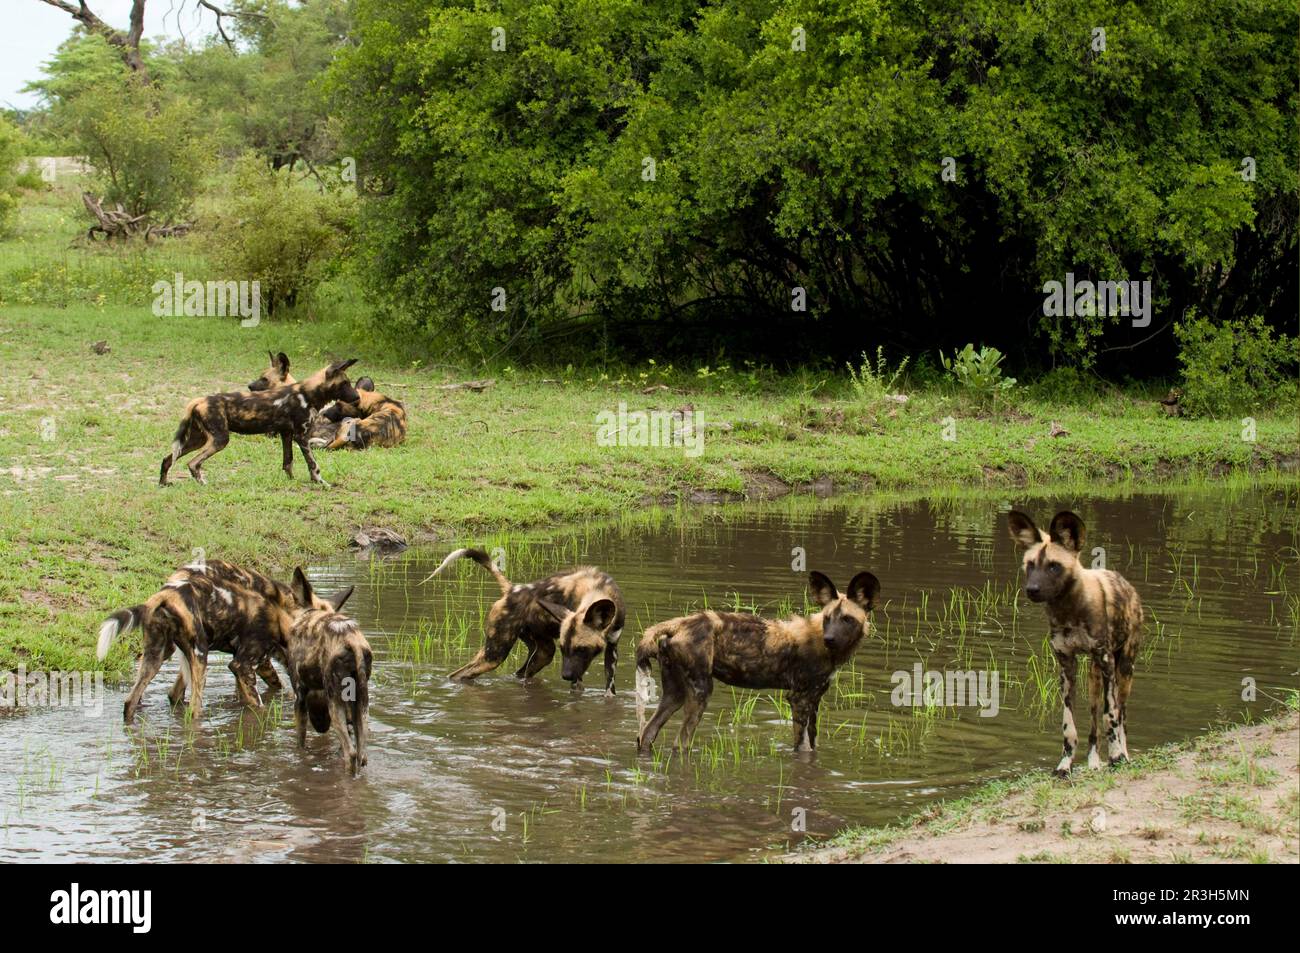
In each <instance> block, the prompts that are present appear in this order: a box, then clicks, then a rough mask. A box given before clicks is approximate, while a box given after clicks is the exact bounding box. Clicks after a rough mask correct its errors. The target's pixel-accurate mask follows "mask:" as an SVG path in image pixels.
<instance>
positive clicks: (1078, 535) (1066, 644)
mask: <svg viewBox="0 0 1300 953" xmlns="http://www.w3.org/2000/svg"><path fill="white" fill-rule="evenodd" d="M1007 524H1008V528H1009V529H1010V531H1011V538H1012V539H1014V540H1015V541H1016V544H1017V545H1019V546H1020V547H1021V548H1022V549H1023V550H1024V555H1023V558H1022V564H1023V566H1024V570H1025V595H1027V596H1028V597H1029V598H1030V600H1031V601H1033V602H1041V603H1043V605H1044V608H1045V609H1046V610H1047V622H1048V628H1049V632H1050V641H1051V646H1052V652H1053V653H1054V654H1055V655H1056V661H1057V662H1058V663H1059V665H1060V668H1061V698H1062V700H1063V702H1064V706H1065V712H1064V715H1063V717H1062V720H1061V734H1062V737H1063V743H1062V754H1061V760H1060V762H1059V763H1058V764H1057V766H1056V771H1055V774H1056V775H1057V776H1058V777H1068V776H1069V774H1070V767H1071V765H1072V764H1073V762H1074V752H1075V748H1076V746H1077V744H1078V741H1079V733H1078V729H1076V727H1075V723H1074V684H1075V679H1076V675H1077V670H1078V661H1077V660H1078V656H1080V655H1086V656H1087V657H1088V658H1089V659H1090V660H1091V666H1090V670H1091V674H1090V678H1089V689H1090V695H1091V700H1092V730H1091V731H1090V732H1089V735H1088V766H1089V767H1091V768H1096V767H1099V766H1100V765H1101V754H1100V751H1099V749H1098V746H1097V728H1098V722H1099V721H1100V720H1101V718H1102V717H1104V719H1105V723H1106V742H1107V748H1106V754H1107V756H1108V758H1109V759H1110V763H1111V764H1112V765H1114V764H1118V763H1120V762H1122V761H1126V760H1128V707H1127V705H1128V696H1129V692H1130V691H1131V690H1132V688H1133V665H1134V662H1135V661H1136V659H1137V653H1138V648H1139V646H1140V644H1141V639H1142V600H1141V599H1139V598H1138V594H1137V590H1135V589H1134V588H1133V586H1132V585H1131V584H1130V583H1129V581H1128V580H1127V579H1125V578H1124V577H1123V576H1121V575H1120V574H1119V573H1117V572H1114V571H1113V570H1109V569H1089V568H1087V567H1085V566H1084V565H1083V564H1082V563H1080V562H1079V551H1080V549H1081V548H1082V547H1083V521H1082V520H1081V519H1079V517H1078V516H1076V515H1075V514H1074V513H1071V512H1069V511H1068V510H1066V511H1062V512H1060V513H1057V514H1056V516H1055V517H1054V518H1053V519H1052V524H1051V526H1050V527H1049V528H1048V530H1047V532H1043V531H1042V530H1040V529H1039V528H1038V527H1037V526H1035V525H1034V521H1033V520H1032V519H1030V518H1029V517H1028V516H1026V515H1025V514H1024V513H1019V512H1016V511H1015V510H1012V511H1011V512H1010V513H1009V514H1007Z"/></svg>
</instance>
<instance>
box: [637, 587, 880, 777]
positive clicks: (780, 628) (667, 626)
mask: <svg viewBox="0 0 1300 953" xmlns="http://www.w3.org/2000/svg"><path fill="white" fill-rule="evenodd" d="M808 585H809V588H810V589H811V590H812V594H813V598H815V599H816V600H817V603H818V604H819V605H820V606H821V607H822V608H821V611H820V612H818V613H816V614H814V615H811V616H809V617H807V618H804V617H803V616H798V615H796V616H792V617H791V618H789V619H764V618H762V617H761V616H757V615H751V614H749V613H744V612H714V611H712V610H709V611H705V612H697V613H695V614H694V615H688V616H682V617H680V618H677V619H669V620H668V621H667V622H660V623H659V624H657V625H652V626H651V627H650V628H648V629H646V631H645V635H643V636H642V637H641V642H640V643H639V644H638V645H637V647H636V666H637V723H638V726H639V728H640V734H639V736H638V737H637V750H638V751H641V752H644V751H649V750H650V746H651V745H653V744H654V741H655V737H656V736H657V735H658V734H659V730H660V729H661V728H662V727H663V726H664V722H666V721H667V720H668V719H669V718H670V717H672V715H673V713H674V712H676V711H677V710H678V709H679V708H682V707H683V706H684V707H685V708H686V713H685V714H684V715H683V716H682V726H681V728H680V729H678V732H677V747H678V748H680V749H682V750H689V749H690V747H691V739H692V738H693V737H694V735H695V729H696V727H697V726H698V725H699V723H700V717H701V716H702V715H703V714H704V709H705V706H707V705H708V703H709V695H710V693H711V692H712V691H713V680H714V679H715V678H716V679H718V680H719V681H721V682H724V683H725V684H727V685H735V686H737V687H739V688H783V689H785V692H786V698H787V699H789V702H790V710H791V714H792V716H793V720H794V747H795V750H796V751H811V750H813V749H814V748H816V747H817V708H818V706H819V705H820V704H821V700H822V696H823V695H824V694H826V689H828V688H829V687H830V684H831V676H832V675H833V674H835V670H836V669H837V668H839V667H840V666H841V665H843V664H844V663H845V662H847V661H848V660H849V659H850V658H851V657H852V656H853V653H854V651H855V650H856V649H857V647H858V643H859V642H861V641H862V637H863V635H865V634H866V633H867V631H868V630H869V629H870V627H871V622H870V615H871V610H872V608H873V607H874V606H875V600H876V596H877V594H879V592H880V583H879V582H878V581H877V579H876V577H875V576H873V575H872V574H871V573H869V572H860V573H858V574H857V575H856V576H854V577H853V580H852V582H850V583H849V588H848V592H846V593H845V594H844V595H840V594H839V592H838V590H836V588H835V584H834V583H832V582H831V581H830V579H828V578H827V577H826V576H824V575H822V574H821V573H819V572H814V573H810V574H809V577H808ZM654 659H658V661H659V679H660V682H661V684H662V686H663V696H662V697H661V698H660V700H659V707H658V708H656V709H655V713H654V716H653V717H652V718H651V719H650V722H649V724H647V723H646V720H645V701H644V699H645V697H646V694H647V692H646V691H645V689H646V688H648V682H649V680H650V679H651V678H652V674H651V666H650V663H651V661H652V660H654Z"/></svg>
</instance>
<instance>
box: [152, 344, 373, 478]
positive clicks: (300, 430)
mask: <svg viewBox="0 0 1300 953" xmlns="http://www.w3.org/2000/svg"><path fill="white" fill-rule="evenodd" d="M355 363H356V359H355V358H354V359H353V360H350V361H338V362H336V363H334V364H331V365H330V366H329V367H325V368H322V369H321V370H319V371H317V372H316V373H315V374H313V375H312V376H311V377H309V378H307V379H306V380H305V381H301V382H298V383H294V384H286V385H283V386H280V387H276V388H273V389H271V390H264V391H256V392H251V393H250V392H243V391H233V392H230V393H225V394H214V395H212V396H211V397H200V398H198V399H196V400H192V401H190V403H189V406H188V407H186V408H185V416H184V417H183V418H182V419H181V423H180V426H179V427H178V428H177V429H176V436H175V437H173V438H172V449H171V453H169V454H167V456H165V457H163V460H162V469H161V471H160V472H159V474H158V483H159V484H160V485H161V486H166V485H167V471H168V470H170V469H171V467H172V464H174V463H175V462H176V461H177V460H179V459H180V458H181V457H183V456H185V454H187V453H189V452H190V451H192V450H198V449H199V447H202V448H203V449H202V450H199V452H198V454H197V455H196V456H195V457H194V459H193V460H191V461H190V463H189V469H190V474H191V475H192V476H193V477H194V479H195V480H197V481H198V482H199V483H207V482H208V481H207V480H206V479H204V477H203V462H204V461H205V460H207V459H208V457H210V456H212V455H213V454H215V453H219V452H220V451H221V450H222V449H224V448H225V446H226V444H228V443H229V442H230V434H231V433H242V434H256V433H278V434H279V435H280V440H281V442H282V444H283V447H284V461H283V464H282V466H283V468H284V472H285V474H286V475H288V476H289V477H290V478H292V477H293V444H294V443H295V442H296V443H297V444H298V447H299V449H300V450H302V456H303V459H304V460H305V461H307V469H308V470H309V471H310V473H311V479H312V482H313V483H324V482H325V481H324V480H322V479H321V476H320V468H319V467H318V466H317V465H316V458H315V457H313V456H312V453H311V448H310V447H308V446H307V436H308V430H309V427H310V424H311V414H312V411H313V410H319V409H320V408H322V407H324V406H325V405H326V404H328V403H329V402H330V401H331V400H343V401H356V400H357V399H358V396H357V391H356V388H354V387H353V386H352V382H351V381H349V380H348V376H347V374H346V373H345V372H346V371H347V369H348V368H349V367H351V366H352V365H353V364H355Z"/></svg>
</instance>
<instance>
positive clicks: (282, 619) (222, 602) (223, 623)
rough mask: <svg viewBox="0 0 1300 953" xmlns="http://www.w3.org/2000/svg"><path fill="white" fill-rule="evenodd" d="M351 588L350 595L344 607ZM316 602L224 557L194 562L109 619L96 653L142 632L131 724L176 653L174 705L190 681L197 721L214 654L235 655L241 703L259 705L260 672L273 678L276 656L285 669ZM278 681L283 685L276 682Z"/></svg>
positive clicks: (127, 711)
mask: <svg viewBox="0 0 1300 953" xmlns="http://www.w3.org/2000/svg"><path fill="white" fill-rule="evenodd" d="M351 591H352V590H351V589H349V590H348V592H347V593H344V595H343V596H342V597H341V598H340V599H339V603H340V604H341V603H342V600H343V599H346V598H347V596H348V595H349V594H350V593H351ZM326 604H327V603H324V602H322V603H321V605H326ZM314 605H315V603H300V602H298V601H297V598H296V596H295V594H294V593H293V592H292V591H291V590H290V589H289V588H288V587H287V586H283V585H281V584H280V583H277V582H275V581H274V580H272V579H269V578H267V577H266V576H263V575H262V574H261V573H257V572H253V571H252V570H249V569H243V568H241V567H239V566H235V565H232V564H231V563H226V562H222V561H220V560H211V561H209V562H207V563H202V564H200V563H192V564H190V565H188V566H185V567H182V568H181V569H179V570H177V571H176V572H175V573H173V574H172V576H171V578H169V579H168V580H167V583H166V585H164V586H163V588H162V589H161V590H159V591H158V592H157V593H155V594H154V595H152V596H150V597H149V598H148V599H146V600H145V601H144V602H143V603H141V604H140V605H137V606H132V607H131V608H129V609H121V610H119V611H118V612H115V613H113V614H112V615H111V616H109V617H108V619H106V620H105V621H104V624H103V625H101V626H100V628H99V642H98V645H97V647H96V655H97V657H98V658H99V659H100V660H103V659H104V658H105V657H106V656H107V655H108V650H109V648H110V647H111V646H112V644H113V639H115V638H116V637H117V636H118V635H120V634H122V633H124V632H128V631H130V630H131V629H133V628H136V627H137V626H138V627H139V628H140V630H141V633H142V636H143V643H144V645H143V651H142V654H141V656H140V664H139V667H138V670H137V672H136V680H135V685H134V686H133V687H132V688H131V692H130V694H129V695H128V696H127V699H126V704H125V705H124V706H123V712H122V714H123V719H124V720H125V721H126V723H127V724H130V723H131V722H132V720H133V719H134V718H135V712H136V709H137V708H138V707H139V706H140V701H141V699H142V698H143V697H144V691H145V689H146V688H147V687H148V685H149V683H150V682H151V681H152V680H153V678H154V676H155V675H157V674H158V670H159V669H160V668H161V667H162V664H163V662H165V661H166V660H167V659H169V658H171V656H172V654H173V653H174V652H175V651H176V649H178V648H179V649H180V651H181V655H182V656H183V659H182V661H181V671H180V675H179V676H178V677H177V679H176V682H175V684H173V686H172V688H171V690H170V691H169V692H168V693H167V697H168V699H169V700H170V701H171V703H172V704H174V705H175V704H180V703H181V702H182V701H184V698H185V686H186V685H187V684H188V685H189V687H190V691H191V695H190V711H191V713H192V714H193V715H195V716H197V715H198V714H199V713H200V712H201V711H202V708H203V690H204V686H205V684H206V682H207V665H208V653H209V652H212V651H219V652H229V653H231V654H232V655H233V656H234V658H233V659H232V660H231V662H230V670H231V672H233V673H234V675H235V686H236V690H237V692H238V693H239V696H240V699H241V700H242V701H244V702H245V703H246V704H249V705H252V706H253V707H260V705H261V699H260V698H258V695H257V691H256V681H255V679H254V672H260V673H262V674H263V677H266V673H267V672H268V671H269V674H270V676H271V677H272V678H275V670H274V669H273V668H272V667H271V665H270V660H271V658H273V657H274V658H279V659H281V660H282V661H286V664H287V659H286V655H285V651H286V648H287V644H288V638H289V631H290V629H291V628H292V627H293V621H294V618H295V616H296V615H297V614H298V613H300V612H302V611H303V610H304V609H305V608H311V607H313V606H314ZM275 681H276V683H277V684H278V681H279V680H278V678H276V679H275ZM269 682H270V679H268V683H269Z"/></svg>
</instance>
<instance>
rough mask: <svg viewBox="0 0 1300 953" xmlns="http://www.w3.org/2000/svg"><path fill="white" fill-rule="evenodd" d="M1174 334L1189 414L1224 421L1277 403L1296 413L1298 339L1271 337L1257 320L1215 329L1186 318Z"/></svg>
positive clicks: (1204, 321)
mask: <svg viewBox="0 0 1300 953" xmlns="http://www.w3.org/2000/svg"><path fill="white" fill-rule="evenodd" d="M1174 334H1175V335H1176V336H1177V338H1178V344H1179V351H1178V361H1179V363H1180V364H1181V365H1182V368H1183V394H1182V399H1181V402H1182V406H1183V409H1184V410H1185V411H1186V412H1187V413H1188V414H1190V415H1192V416H1210V417H1223V416H1227V415H1229V414H1235V413H1248V412H1250V411H1259V410H1260V409H1261V408H1263V407H1270V406H1273V405H1274V404H1276V403H1279V402H1281V401H1287V402H1289V403H1290V404H1291V406H1292V409H1293V410H1294V409H1295V401H1296V397H1297V390H1296V364H1297V359H1298V358H1300V349H1298V340H1297V338H1294V337H1287V336H1286V335H1285V334H1283V335H1277V336H1274V334H1273V332H1272V330H1271V329H1270V328H1269V327H1268V325H1266V324H1265V323H1264V321H1263V320H1262V319H1261V318H1259V317H1258V316H1255V317H1251V318H1246V319H1244V320H1241V321H1229V322H1227V323H1224V324H1217V325H1216V324H1215V323H1213V322H1212V321H1209V320H1207V319H1206V318H1201V317H1197V316H1196V315H1189V316H1188V317H1187V318H1186V319H1184V320H1183V321H1181V322H1179V323H1178V324H1177V325H1175V326H1174Z"/></svg>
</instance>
